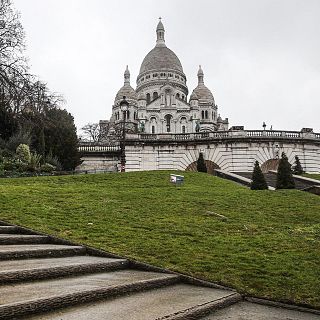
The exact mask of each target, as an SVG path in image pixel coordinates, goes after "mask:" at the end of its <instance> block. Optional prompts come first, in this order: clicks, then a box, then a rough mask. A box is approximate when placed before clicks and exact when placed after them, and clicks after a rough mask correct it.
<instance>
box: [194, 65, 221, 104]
mask: <svg viewBox="0 0 320 320" xmlns="http://www.w3.org/2000/svg"><path fill="white" fill-rule="evenodd" d="M203 78H204V73H203V70H202V68H201V66H199V71H198V85H197V87H196V88H195V89H194V90H193V92H194V93H195V94H196V95H197V96H198V98H199V100H203V101H204V102H206V103H213V104H214V103H215V102H214V97H213V94H212V92H211V91H210V90H209V89H208V88H207V87H206V86H205V85H204V81H203ZM190 100H191V99H190Z"/></svg>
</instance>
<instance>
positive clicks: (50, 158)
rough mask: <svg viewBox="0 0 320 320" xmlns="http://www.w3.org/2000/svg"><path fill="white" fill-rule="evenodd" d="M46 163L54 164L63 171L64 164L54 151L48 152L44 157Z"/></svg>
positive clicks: (58, 169) (56, 168)
mask: <svg viewBox="0 0 320 320" xmlns="http://www.w3.org/2000/svg"><path fill="white" fill-rule="evenodd" d="M44 161H45V163H48V164H51V165H52V166H54V167H55V170H57V171H61V170H62V165H61V163H60V161H59V159H58V157H56V156H53V155H52V152H51V151H50V152H49V154H47V155H46V156H45V158H44Z"/></svg>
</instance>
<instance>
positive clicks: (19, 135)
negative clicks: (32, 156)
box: [5, 130, 31, 151]
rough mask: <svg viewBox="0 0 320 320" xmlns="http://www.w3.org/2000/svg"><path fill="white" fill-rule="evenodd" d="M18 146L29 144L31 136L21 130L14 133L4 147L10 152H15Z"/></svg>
mask: <svg viewBox="0 0 320 320" xmlns="http://www.w3.org/2000/svg"><path fill="white" fill-rule="evenodd" d="M20 144H26V145H30V144H31V134H30V132H29V131H22V130H21V131H18V132H16V133H15V134H13V135H12V136H11V137H10V138H9V139H8V141H6V145H5V147H6V148H7V149H9V150H11V151H16V150H17V147H18V146H19V145H20Z"/></svg>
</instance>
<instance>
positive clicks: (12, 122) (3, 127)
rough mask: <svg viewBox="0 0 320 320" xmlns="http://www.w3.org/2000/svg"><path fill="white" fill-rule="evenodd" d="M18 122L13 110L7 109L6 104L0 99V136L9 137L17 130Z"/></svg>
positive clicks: (2, 137) (4, 138)
mask: <svg viewBox="0 0 320 320" xmlns="http://www.w3.org/2000/svg"><path fill="white" fill-rule="evenodd" d="M17 128H18V122H17V120H16V119H15V118H14V115H13V113H12V112H10V111H9V110H7V109H6V107H5V104H4V103H2V101H0V138H1V139H3V140H7V139H9V138H10V137H11V136H12V135H13V134H14V133H15V132H16V130H17Z"/></svg>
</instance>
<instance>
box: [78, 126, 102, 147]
mask: <svg viewBox="0 0 320 320" xmlns="http://www.w3.org/2000/svg"><path fill="white" fill-rule="evenodd" d="M81 130H82V132H83V135H82V137H84V139H85V140H88V141H90V142H98V141H99V139H100V126H99V124H98V123H88V124H86V125H85V126H84V127H82V128H81Z"/></svg>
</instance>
